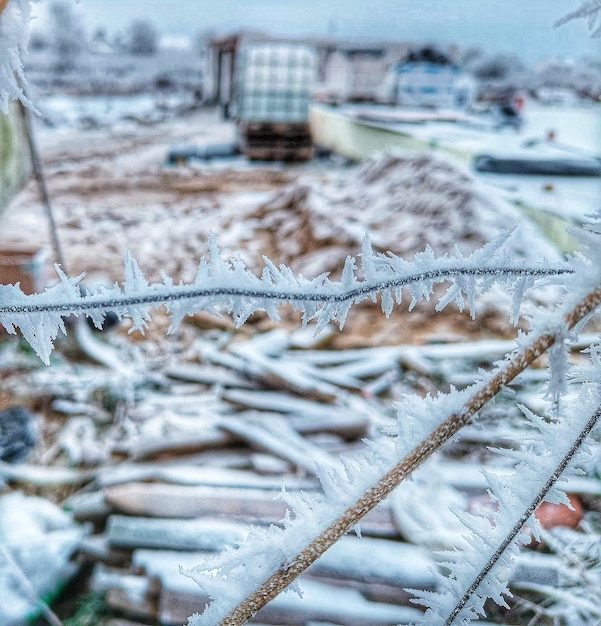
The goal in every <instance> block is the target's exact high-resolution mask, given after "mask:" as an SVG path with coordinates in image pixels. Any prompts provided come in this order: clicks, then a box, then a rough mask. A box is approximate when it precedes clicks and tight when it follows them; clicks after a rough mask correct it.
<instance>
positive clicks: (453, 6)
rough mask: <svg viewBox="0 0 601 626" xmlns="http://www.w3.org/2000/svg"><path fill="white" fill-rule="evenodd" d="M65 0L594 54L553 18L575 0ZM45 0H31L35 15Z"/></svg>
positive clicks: (354, 33) (223, 25)
mask: <svg viewBox="0 0 601 626" xmlns="http://www.w3.org/2000/svg"><path fill="white" fill-rule="evenodd" d="M72 1H73V7H74V9H75V10H76V11H78V12H80V13H81V14H82V16H83V17H84V19H85V23H86V25H87V27H88V28H89V29H92V28H94V27H96V26H104V27H106V28H107V29H108V30H109V32H114V31H117V30H119V29H124V28H125V27H126V26H127V25H128V24H129V23H130V22H131V21H132V20H133V19H136V18H140V17H144V18H148V19H151V20H153V21H154V22H155V24H156V26H157V27H158V28H159V30H160V31H161V32H162V33H164V34H167V35H180V34H181V35H188V36H191V35H194V34H195V33H197V32H199V31H201V30H205V29H216V30H217V31H218V32H219V33H223V34H225V33H229V32H233V31H235V30H236V29H239V28H242V27H246V28H253V29H259V30H267V31H269V32H270V33H272V34H279V35H301V34H318V35H326V34H328V33H329V34H333V35H335V36H337V37H340V38H360V39H365V40H369V39H377V38H380V39H387V40H398V41H407V40H409V41H430V42H436V41H438V42H444V43H458V44H462V45H465V46H472V45H476V46H480V47H482V48H483V50H485V51H488V52H491V53H493V52H509V53H516V54H518V55H520V56H521V57H522V58H523V59H524V60H526V61H528V62H534V61H537V60H539V59H541V58H545V57H546V58H548V57H562V58H565V57H570V58H573V57H578V56H581V55H582V54H584V53H591V52H592V53H596V54H598V55H599V56H601V40H598V39H597V40H591V39H590V36H589V34H588V31H587V29H586V24H585V22H584V20H578V21H575V22H573V23H570V24H567V25H565V26H563V27H561V28H553V23H554V22H555V21H556V20H557V19H559V18H560V17H562V16H563V15H564V14H566V13H568V12H570V11H572V10H573V9H575V8H577V7H579V6H580V5H581V4H582V0H396V1H394V0H370V1H362V0H302V1H298V0H293V1H288V2H286V1H285V0H143V1H142V0H138V1H135V0H81V2H80V3H79V4H75V0H72ZM50 2H51V0H41V2H40V3H39V4H38V5H37V7H38V9H37V10H38V12H40V19H41V20H42V21H43V19H44V18H43V12H44V9H45V8H47V6H48V4H50Z"/></svg>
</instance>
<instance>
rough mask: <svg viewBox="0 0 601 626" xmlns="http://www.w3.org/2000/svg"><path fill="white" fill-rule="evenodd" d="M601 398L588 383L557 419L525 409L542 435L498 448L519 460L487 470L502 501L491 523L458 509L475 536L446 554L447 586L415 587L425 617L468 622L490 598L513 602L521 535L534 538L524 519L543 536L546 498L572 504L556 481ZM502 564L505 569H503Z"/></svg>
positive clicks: (600, 410)
mask: <svg viewBox="0 0 601 626" xmlns="http://www.w3.org/2000/svg"><path fill="white" fill-rule="evenodd" d="M600 402H601V394H600V393H599V390H594V391H592V390H591V389H585V391H584V392H583V393H582V394H581V395H580V396H579V397H578V398H577V399H576V400H575V401H574V402H573V403H572V409H571V410H570V411H569V413H568V414H566V415H564V416H563V419H561V420H560V421H558V422H556V423H554V424H549V423H548V422H546V421H545V420H544V419H542V418H539V417H537V416H535V415H534V414H533V413H531V412H530V411H527V410H526V409H523V410H524V412H525V414H526V415H527V417H528V419H529V420H530V422H531V423H532V424H533V425H534V426H535V427H536V428H537V429H538V432H539V435H540V437H539V440H531V441H529V442H528V444H527V445H523V446H522V447H521V449H520V450H519V451H506V450H505V451H498V452H500V453H501V454H504V455H509V456H511V457H512V458H514V459H517V460H518V465H517V466H516V469H515V473H514V474H513V476H510V477H508V476H503V478H502V479H500V478H498V477H497V476H495V475H494V474H492V473H488V472H486V476H487V480H488V483H489V487H490V489H489V493H490V494H491V497H492V498H493V499H494V500H495V501H496V502H497V503H498V510H497V512H496V514H495V515H494V519H493V521H492V523H491V522H489V521H488V520H487V519H486V518H483V517H480V516H475V515H470V514H466V513H458V515H459V518H460V520H461V521H462V522H463V523H464V525H465V526H466V528H467V529H468V530H469V531H470V537H469V540H468V539H467V538H466V545H465V547H464V549H463V550H462V549H460V548H455V550H454V551H453V552H448V553H444V554H443V557H446V560H444V561H443V563H442V565H444V566H445V567H446V568H449V569H450V571H451V574H450V575H448V576H440V579H441V583H442V585H443V587H444V591H443V592H441V593H440V594H435V593H424V592H420V591H416V592H414V593H415V594H416V596H417V601H418V602H419V603H420V604H425V605H426V606H428V607H429V609H428V611H427V613H426V617H425V620H426V622H427V623H428V624H432V625H433V626H435V625H437V624H444V626H451V625H452V624H455V623H458V624H459V623H461V624H466V623H467V622H469V621H470V620H472V619H476V618H477V617H478V615H479V614H480V615H484V614H485V612H484V603H485V602H486V600H487V599H488V598H492V599H493V600H494V601H495V602H496V603H497V604H499V605H500V606H504V607H506V608H508V607H507V603H506V602H505V600H504V598H503V596H508V595H509V596H510V595H511V594H510V592H509V590H508V588H507V577H506V573H507V570H508V569H509V568H510V566H511V563H512V560H513V558H514V556H515V554H516V552H517V549H518V547H519V546H518V542H519V540H520V539H522V540H523V541H525V542H527V541H528V540H529V538H530V535H529V534H528V532H527V531H525V530H524V527H525V524H528V527H529V531H530V532H532V533H533V534H534V535H535V536H536V537H539V531H538V522H537V520H536V518H535V517H533V516H534V513H535V511H536V510H537V509H538V507H539V506H540V505H541V504H542V502H543V501H550V502H553V503H562V504H566V505H568V506H571V505H570V503H569V500H568V499H567V497H566V495H565V493H564V492H563V491H561V490H560V489H558V488H557V486H556V485H557V483H558V481H559V480H560V478H561V477H562V475H563V474H564V472H565V470H566V469H567V468H568V466H569V465H570V464H571V463H573V461H574V459H575V457H576V456H577V454H578V453H579V451H580V449H581V447H582V445H583V443H584V442H585V441H586V439H587V437H588V436H589V435H590V434H591V432H592V431H593V429H594V428H595V426H596V425H597V423H598V422H599V420H600V418H601V406H599V403H600ZM574 432H576V436H574ZM511 478H513V480H511ZM516 513H517V515H516ZM499 569H501V570H505V571H504V572H502V573H499ZM466 581H467V582H466Z"/></svg>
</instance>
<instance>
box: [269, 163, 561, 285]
mask: <svg viewBox="0 0 601 626" xmlns="http://www.w3.org/2000/svg"><path fill="white" fill-rule="evenodd" d="M257 217H259V218H260V219H261V226H260V229H261V228H264V229H266V230H267V231H268V234H269V238H270V247H271V250H269V254H270V255H271V257H272V258H276V259H279V260H280V261H282V262H285V263H289V264H291V265H292V266H293V267H295V268H297V269H299V270H301V271H303V272H304V273H306V274H308V275H313V274H315V273H318V272H322V271H324V270H335V269H337V268H340V267H342V261H343V260H344V258H345V257H346V255H347V254H349V253H351V252H353V251H356V249H357V248H358V247H359V246H360V244H361V240H362V238H363V236H364V234H365V233H366V232H369V233H370V236H371V240H372V243H373V244H374V246H375V247H377V248H379V249H381V250H390V251H391V252H394V253H395V254H397V255H399V256H404V257H409V256H411V255H413V254H415V253H416V252H419V251H421V250H423V249H424V248H425V247H426V246H430V247H431V248H432V249H433V250H434V251H435V252H436V253H437V254H443V253H445V252H449V253H452V252H453V250H454V249H455V247H456V246H458V247H459V249H460V250H461V251H462V252H464V253H466V252H469V251H472V250H475V249H477V248H478V247H480V246H482V245H483V244H484V243H486V242H487V241H490V240H491V239H493V238H494V237H495V236H496V235H498V234H499V232H500V231H502V230H506V229H508V228H511V227H512V226H513V225H517V224H519V225H520V233H519V236H518V237H513V238H512V242H511V244H510V245H511V246H512V249H511V252H513V253H515V255H517V256H521V257H525V258H535V259H537V260H541V259H542V258H545V257H546V258H549V259H556V258H557V255H558V253H557V251H556V249H555V248H554V247H553V246H552V245H551V244H549V243H548V241H547V240H546V239H545V238H544V236H543V235H542V234H541V233H540V232H539V231H538V230H537V229H536V228H535V227H534V226H533V225H532V224H530V223H529V222H527V220H526V219H525V218H524V217H523V215H521V214H520V213H519V212H518V210H517V209H516V208H515V207H513V206H512V205H510V204H508V203H506V202H503V201H501V200H499V199H496V198H494V197H493V194H491V193H490V190H489V189H488V188H487V187H485V186H484V185H483V184H482V183H479V182H478V181H476V180H475V179H474V178H473V177H472V175H471V174H470V173H469V172H468V171H467V170H465V169H462V168H461V166H460V165H456V164H455V163H453V162H452V161H450V160H448V159H443V158H441V157H440V156H435V155H433V154H420V155H415V153H413V154H408V153H404V152H386V153H381V154H379V155H376V156H373V157H371V158H370V159H369V160H367V161H366V162H365V163H364V164H363V165H362V166H361V167H360V168H359V169H358V170H357V171H355V172H353V174H352V175H349V171H348V170H347V171H345V172H343V173H342V174H338V175H336V176H334V177H332V178H330V179H327V180H326V181H324V183H323V184H322V185H313V186H308V185H306V184H303V182H299V183H298V184H297V185H295V186H294V187H292V188H290V189H287V190H285V191H283V192H282V193H280V194H279V195H277V196H276V197H275V198H274V199H273V200H272V201H270V202H268V203H266V204H264V205H263V206H262V207H261V208H260V209H259V211H258V213H257Z"/></svg>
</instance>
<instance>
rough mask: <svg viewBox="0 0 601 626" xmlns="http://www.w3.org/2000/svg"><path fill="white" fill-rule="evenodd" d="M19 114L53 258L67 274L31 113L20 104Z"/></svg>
mask: <svg viewBox="0 0 601 626" xmlns="http://www.w3.org/2000/svg"><path fill="white" fill-rule="evenodd" d="M20 107H21V112H22V114H23V120H24V122H25V132H26V134H27V141H28V143H29V152H30V155H31V165H32V167H33V175H34V177H35V179H36V181H37V183H38V189H39V191H40V196H41V200H42V204H43V205H44V210H45V212H46V217H47V218H48V224H49V226H50V238H51V240H52V247H53V248H54V257H55V260H56V262H57V263H58V264H59V265H60V266H61V267H62V269H63V271H64V272H65V273H66V274H68V273H69V272H68V270H67V264H66V263H65V257H64V255H63V250H62V247H61V243H60V239H59V237H58V229H57V226H56V220H55V219H54V212H53V210H52V203H51V201H50V194H49V193H48V186H47V185H46V177H45V176H44V168H43V166H42V159H41V158H40V152H39V150H38V146H37V143H36V140H35V136H34V133H33V124H32V123H31V112H30V111H29V109H28V108H27V107H26V106H24V105H23V104H22V103H20Z"/></svg>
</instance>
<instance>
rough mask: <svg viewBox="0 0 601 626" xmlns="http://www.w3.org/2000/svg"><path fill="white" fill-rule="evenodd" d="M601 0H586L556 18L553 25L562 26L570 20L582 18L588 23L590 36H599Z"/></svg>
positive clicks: (600, 28) (600, 34)
mask: <svg viewBox="0 0 601 626" xmlns="http://www.w3.org/2000/svg"><path fill="white" fill-rule="evenodd" d="M600 18H601V0H588V2H584V3H582V4H581V5H580V7H578V8H577V9H575V10H574V11H570V13H567V14H566V15H564V16H563V17H562V18H560V19H559V20H557V21H556V22H555V24H554V26H555V27H556V28H557V27H559V26H563V25H564V24H567V23H568V22H572V21H573V20H577V19H584V20H586V21H587V23H588V28H589V30H590V31H591V37H601V19H600Z"/></svg>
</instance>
